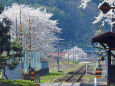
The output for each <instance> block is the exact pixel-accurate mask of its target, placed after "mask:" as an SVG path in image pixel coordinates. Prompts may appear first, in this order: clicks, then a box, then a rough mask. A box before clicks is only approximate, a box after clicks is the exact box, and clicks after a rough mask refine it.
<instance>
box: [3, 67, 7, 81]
mask: <svg viewBox="0 0 115 86" xmlns="http://www.w3.org/2000/svg"><path fill="white" fill-rule="evenodd" d="M4 76H5V78H6V79H8V77H7V75H6V69H5V67H4Z"/></svg>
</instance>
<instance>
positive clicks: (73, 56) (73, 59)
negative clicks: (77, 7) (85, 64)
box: [73, 42, 74, 63]
mask: <svg viewBox="0 0 115 86" xmlns="http://www.w3.org/2000/svg"><path fill="white" fill-rule="evenodd" d="M73 63H74V42H73Z"/></svg>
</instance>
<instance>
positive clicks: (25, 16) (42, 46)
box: [0, 4, 61, 57]
mask: <svg viewBox="0 0 115 86" xmlns="http://www.w3.org/2000/svg"><path fill="white" fill-rule="evenodd" d="M20 7H21V11H22V12H21V13H22V14H21V17H22V18H21V22H22V33H23V34H22V44H23V46H24V47H23V48H26V49H27V50H28V43H29V42H28V33H29V32H28V31H29V17H30V24H31V49H32V50H39V51H40V54H41V57H46V56H47V54H48V53H49V52H51V51H52V50H54V42H55V41H57V40H58V38H57V37H56V35H55V34H56V33H60V32H61V28H58V27H57V21H56V20H51V19H50V18H51V17H52V16H53V14H51V13H47V12H46V10H45V9H44V10H41V8H37V9H35V8H33V7H30V6H27V5H18V4H13V5H12V6H11V7H7V8H6V10H4V11H3V13H2V14H1V15H0V19H3V18H8V19H9V20H11V22H12V24H11V30H10V34H11V39H12V40H15V39H16V19H17V21H18V22H17V26H18V27H17V28H18V32H19V24H20V22H19V21H20ZM18 34H19V33H18Z"/></svg>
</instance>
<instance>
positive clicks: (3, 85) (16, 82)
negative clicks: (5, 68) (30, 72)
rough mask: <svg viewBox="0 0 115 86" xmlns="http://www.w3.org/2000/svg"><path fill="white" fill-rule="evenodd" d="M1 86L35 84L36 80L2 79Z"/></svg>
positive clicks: (32, 85) (30, 85)
mask: <svg viewBox="0 0 115 86" xmlns="http://www.w3.org/2000/svg"><path fill="white" fill-rule="evenodd" d="M0 86H34V82H31V81H29V80H14V81H11V80H6V79H5V80H0Z"/></svg>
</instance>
